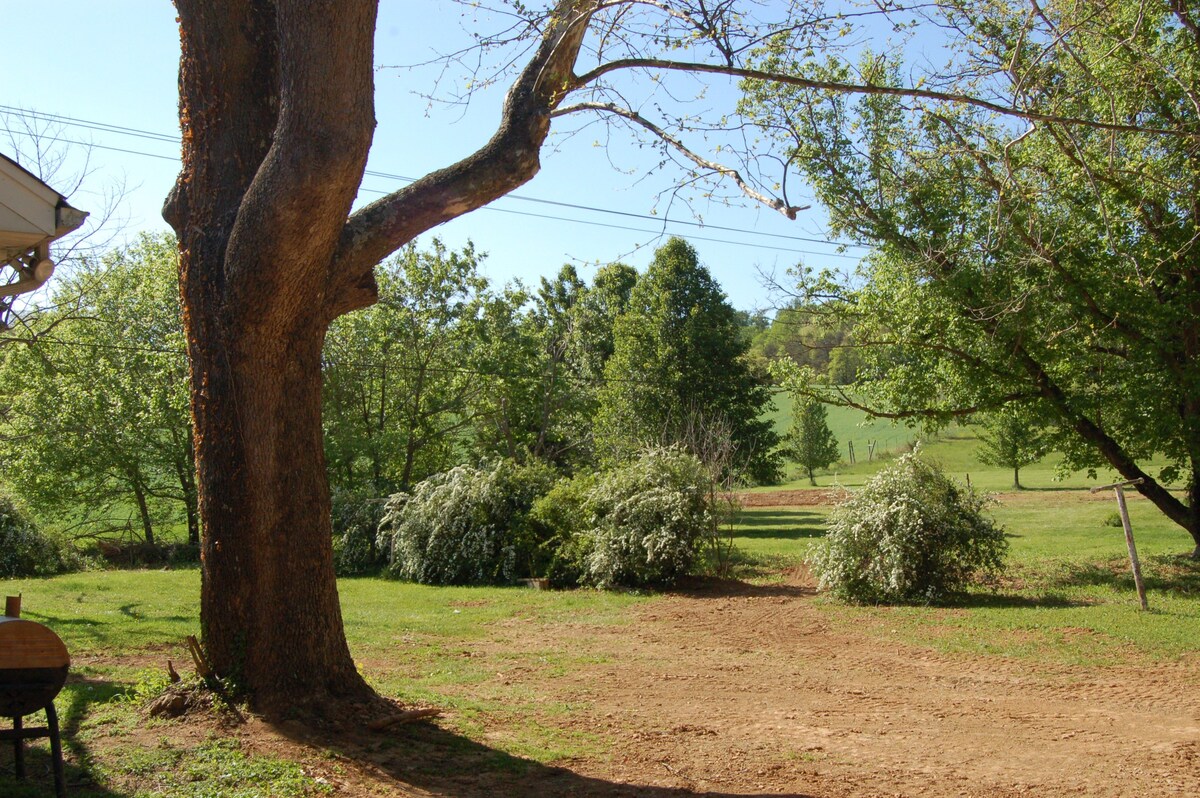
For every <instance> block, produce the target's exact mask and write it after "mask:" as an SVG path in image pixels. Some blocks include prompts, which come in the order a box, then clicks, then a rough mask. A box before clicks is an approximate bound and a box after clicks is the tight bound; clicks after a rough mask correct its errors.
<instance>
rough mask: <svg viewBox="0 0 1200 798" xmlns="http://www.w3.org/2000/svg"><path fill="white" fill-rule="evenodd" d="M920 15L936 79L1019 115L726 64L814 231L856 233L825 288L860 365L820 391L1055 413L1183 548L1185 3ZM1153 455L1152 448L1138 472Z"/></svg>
mask: <svg viewBox="0 0 1200 798" xmlns="http://www.w3.org/2000/svg"><path fill="white" fill-rule="evenodd" d="M937 13H939V14H944V18H943V21H944V23H945V24H946V26H947V27H948V29H951V30H959V31H961V32H962V35H961V37H960V39H961V41H960V43H961V46H962V50H961V52H962V53H963V57H962V61H961V62H960V63H959V71H958V72H957V73H956V74H953V75H946V76H943V79H944V81H951V80H953V81H954V83H955V85H959V86H962V87H964V89H963V90H964V92H966V93H971V92H975V93H977V94H982V93H983V92H987V91H990V92H993V93H994V95H995V96H999V97H1004V98H1006V99H1007V101H1008V102H1010V103H1011V104H1012V106H1014V107H1017V108H1021V109H1024V110H1025V111H1027V112H1028V113H1029V114H1030V116H1027V119H1030V120H1031V121H1030V122H1029V123H1028V124H1018V123H1016V122H1014V121H1013V120H1012V119H1011V118H1009V119H1005V118H998V117H997V116H996V115H995V114H992V113H987V112H985V111H984V110H981V109H980V108H978V107H972V106H968V105H963V106H959V107H946V106H933V105H930V104H928V103H926V102H922V101H914V100H905V99H902V98H900V97H898V96H888V95H869V96H865V97H863V98H861V99H859V100H857V101H855V100H852V99H851V98H848V97H847V96H846V95H845V94H842V93H839V92H834V91H824V90H814V89H811V88H797V87H783V86H781V84H778V83H768V82H759V83H750V84H747V88H748V90H749V95H748V100H747V102H746V104H745V106H744V107H745V110H746V112H747V113H748V114H749V115H751V116H753V117H754V118H756V119H757V120H758V122H759V123H760V124H761V126H762V128H763V130H764V131H766V132H767V133H768V135H769V136H771V137H772V138H773V139H774V140H775V142H776V143H777V144H778V145H779V146H780V147H781V148H782V149H783V151H784V152H785V153H786V157H787V159H788V160H789V162H790V163H792V164H793V165H794V167H795V168H796V169H797V170H798V171H800V172H801V173H802V174H803V175H804V176H805V177H806V178H807V179H808V180H809V181H811V183H812V184H813V185H814V186H815V188H816V190H817V193H818V196H819V198H820V199H821V201H822V202H823V203H825V204H826V205H827V206H828V207H829V209H830V213H831V221H832V226H833V231H834V232H835V234H837V235H842V236H848V237H850V238H852V239H854V240H856V241H861V242H864V243H872V244H874V245H875V246H876V250H875V252H874V253H873V254H872V256H871V257H870V258H869V259H868V260H867V261H866V264H865V266H864V268H863V271H862V273H861V275H860V276H859V278H858V280H857V281H856V283H857V284H856V285H854V286H853V287H843V288H842V292H841V295H840V297H838V299H836V300H835V301H834V302H832V303H831V306H832V307H833V308H835V309H840V310H841V311H842V312H843V313H844V314H845V316H846V318H847V319H848V320H850V321H853V322H855V323H856V324H857V329H856V335H858V336H859V337H861V338H862V343H864V344H867V346H866V347H865V348H864V353H865V359H866V363H865V366H864V369H863V370H862V371H861V372H860V374H862V378H861V379H860V380H859V383H858V384H857V385H856V386H854V389H853V390H850V391H842V392H837V391H827V392H824V398H825V399H826V400H827V401H833V402H838V403H843V404H849V405H854V406H859V407H863V408H864V409H867V410H869V411H870V412H872V413H874V414H875V415H880V416H888V417H893V418H897V417H899V418H925V419H930V420H932V421H934V422H935V423H937V422H941V421H945V420H947V419H950V418H953V417H956V416H960V415H970V414H973V413H975V412H978V411H981V410H984V411H986V410H999V409H1001V408H1008V410H1007V411H1006V412H1013V413H1019V414H1022V415H1023V416H1024V417H1025V418H1026V420H1027V422H1028V423H1030V424H1035V425H1046V426H1052V427H1056V428H1058V429H1061V430H1063V431H1064V432H1065V433H1066V434H1065V435H1064V436H1063V437H1062V438H1061V439H1060V440H1059V441H1058V443H1059V445H1060V447H1062V448H1063V449H1064V450H1065V454H1066V463H1067V465H1069V466H1071V467H1075V468H1079V467H1085V468H1090V469H1095V468H1097V467H1100V466H1102V465H1107V466H1109V467H1111V468H1113V469H1115V470H1116V471H1117V472H1118V473H1120V474H1121V476H1122V477H1123V478H1125V479H1140V480H1142V482H1141V484H1139V485H1138V488H1137V489H1138V490H1139V491H1140V492H1141V493H1142V494H1143V495H1145V496H1146V497H1147V498H1148V499H1150V500H1151V501H1152V502H1153V503H1154V504H1155V505H1156V506H1157V507H1158V508H1159V509H1160V510H1161V511H1162V512H1163V513H1164V514H1165V515H1167V516H1168V517H1169V518H1171V519H1172V520H1173V521H1175V522H1176V523H1177V524H1179V525H1180V526H1181V527H1183V528H1184V529H1185V530H1187V532H1188V533H1189V534H1190V535H1191V537H1192V539H1193V541H1194V543H1195V552H1194V556H1197V557H1200V256H1198V253H1200V250H1198V249H1197V247H1196V242H1197V240H1198V239H1200V228H1198V227H1197V219H1198V218H1200V199H1198V198H1200V110H1198V109H1200V13H1198V11H1197V9H1196V8H1195V7H1194V6H1189V5H1188V4H1185V3H1175V2H1150V3H1139V4H1133V5H1130V4H1125V3H1119V2H1111V1H1110V0H1102V1H1101V2H1095V3H1075V2H1067V1H1064V2H1045V3H1041V4H1031V5H1029V6H1025V7H1022V6H1016V5H1014V6H1008V5H1006V4H976V3H971V2H961V3H960V2H952V3H945V4H940V5H939V9H938V12H937ZM761 57H762V61H761V62H760V64H761V67H762V68H763V69H766V70H781V71H791V72H794V73H795V74H801V75H804V76H807V77H809V78H812V79H814V80H818V81H828V82H830V83H838V82H840V81H843V80H846V79H848V78H850V76H851V75H854V76H855V77H858V76H861V77H862V78H863V79H864V80H865V81H866V82H869V83H874V84H886V83H892V84H894V85H899V81H898V76H899V75H900V74H901V73H902V72H903V71H904V69H903V68H902V67H901V66H900V65H899V64H898V63H896V62H895V61H894V60H893V59H891V58H888V57H886V56H882V55H881V56H865V57H864V58H863V59H862V60H861V62H860V65H859V67H858V68H857V70H855V69H852V68H851V67H849V66H848V65H846V64H843V63H830V64H826V65H821V66H817V65H814V64H813V63H811V62H802V61H798V60H797V59H796V54H795V53H792V52H789V51H787V50H784V49H780V48H778V47H774V46H769V47H767V48H766V49H765V50H764V51H762V53H761ZM1034 115H1036V116H1034ZM1068 119H1070V120H1076V121H1073V122H1068V121H1065V120H1068ZM1078 120H1086V122H1085V123H1084V122H1079V121H1078ZM801 288H802V293H804V292H807V293H811V294H814V295H817V294H819V295H823V296H830V295H837V294H838V288H837V286H836V285H831V284H830V283H829V282H824V283H822V282H821V281H820V280H809V281H806V283H805V284H804V285H803V286H802V287H801ZM1155 456H1158V457H1160V458H1162V459H1164V460H1165V461H1166V463H1167V465H1166V467H1162V468H1157V469H1154V473H1152V471H1151V469H1150V467H1149V465H1148V461H1149V460H1150V459H1151V458H1152V457H1155ZM1173 482H1182V483H1183V485H1184V487H1185V493H1186V496H1185V497H1184V498H1182V499H1181V498H1180V497H1179V496H1177V495H1176V494H1174V493H1172V492H1171V491H1170V490H1168V486H1169V485H1170V484H1171V483H1173Z"/></svg>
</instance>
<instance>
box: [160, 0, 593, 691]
mask: <svg viewBox="0 0 1200 798" xmlns="http://www.w3.org/2000/svg"><path fill="white" fill-rule="evenodd" d="M593 2H594V0H562V1H561V2H560V4H559V9H558V14H557V15H556V17H555V19H554V20H553V21H552V22H551V23H549V24H548V25H547V28H546V34H545V39H544V41H543V42H542V43H541V45H540V46H539V47H538V49H537V51H536V52H535V53H534V55H533V56H532V58H531V62H530V64H529V65H528V66H527V67H526V68H525V69H524V70H523V71H522V73H521V75H520V76H519V77H518V79H517V81H516V82H515V84H514V86H513V88H512V90H511V91H510V93H509V98H508V100H507V102H506V104H505V109H504V117H503V119H502V120H501V125H500V129H499V130H498V132H497V133H496V134H495V135H494V136H493V137H492V139H491V140H490V141H489V142H488V143H487V144H486V145H485V146H484V147H482V148H481V149H480V150H479V151H478V152H477V153H475V154H474V155H472V156H471V157H469V158H467V159H466V160H464V161H462V162H461V163H459V164H456V165H454V166H452V167H449V168H447V169H444V170H441V171H439V172H435V173H433V174H431V175H428V176H426V177H425V178H423V179H422V180H419V181H417V182H416V183H414V184H412V185H411V186H409V187H407V188H405V189H403V190H401V191H399V192H397V193H395V194H393V195H391V196H388V197H385V198H383V199H382V200H379V201H377V202H375V203H373V204H371V205H370V206H367V207H366V208H364V209H363V210H361V211H359V212H358V213H355V214H354V216H353V217H350V218H349V219H347V217H348V215H349V212H350V208H351V203H352V201H353V199H354V196H355V194H356V192H357V190H358V186H359V183H360V182H361V180H362V175H363V170H364V169H365V167H366V158H367V151H368V149H369V147H370V142H371V137H372V134H373V131H374V110H373V101H374V96H373V95H374V85H373V72H372V45H373V36H374V26H375V11H376V8H375V1H374V0H336V1H335V0H307V1H302V0H176V7H177V9H178V11H179V27H180V39H181V48H182V54H181V57H180V74H179V94H180V107H179V115H180V123H181V127H182V128H183V169H182V171H181V173H180V176H179V179H178V181H177V183H176V186H175V189H174V190H173V191H172V194H171V196H170V197H169V198H168V200H167V204H166V207H165V208H164V212H163V213H164V216H165V217H166V219H167V221H168V222H170V224H171V226H172V227H174V229H175V231H176V233H177V235H178V238H179V247H180V293H181V299H182V305H183V320H184V330H185V332H186V335H187V340H188V356H189V362H190V366H191V393H192V415H193V419H194V423H195V442H196V443H195V453H196V479H197V485H198V492H199V508H200V517H201V521H202V527H203V530H202V532H203V539H202V545H201V558H202V565H201V607H200V618H201V626H202V630H203V637H204V645H205V648H206V650H207V653H208V655H209V657H210V658H211V660H212V665H213V667H214V668H215V670H216V672H217V673H218V674H219V675H221V676H227V677H232V678H234V679H235V680H236V681H237V682H238V683H239V685H240V686H241V687H242V688H243V689H245V690H246V691H247V692H248V693H249V695H250V696H251V697H252V698H253V700H254V703H255V706H257V707H258V708H260V709H263V710H266V711H268V712H271V711H281V710H284V709H287V708H291V707H294V706H295V705H297V704H298V703H304V702H308V703H310V704H312V705H313V708H314V709H316V710H317V711H324V709H325V707H330V706H333V704H332V703H330V702H328V701H327V699H338V698H344V697H351V698H357V697H364V696H367V695H370V694H371V691H370V688H369V687H368V686H367V685H366V683H365V682H364V681H363V679H362V678H361V677H360V676H359V675H358V672H357V670H356V669H355V667H354V662H353V660H352V659H351V657H350V652H349V650H348V647H347V645H346V640H345V635H344V632H343V627H342V619H341V612H340V609H339V606H338V596H337V586H336V580H335V577H334V570H333V556H332V536H331V530H330V504H329V490H328V482H327V477H326V474H325V457H324V448H323V446H322V440H321V437H322V428H321V370H320V369H321V346H322V344H323V342H324V337H325V332H326V330H327V329H328V326H329V323H330V322H331V321H332V320H333V319H334V318H336V317H337V316H339V315H341V314H343V313H347V312H350V311H352V310H354V309H356V308H360V307H365V306H366V305H369V304H371V303H372V302H374V301H375V298H376V287H375V281H374V277H373V273H372V270H373V268H374V266H375V264H377V263H378V262H379V261H380V260H381V259H382V258H384V257H386V256H387V255H388V254H390V253H391V252H394V251H395V250H396V249H398V248H400V247H401V246H403V245H404V244H406V243H407V242H408V241H410V240H411V239H412V238H413V237H414V236H416V235H418V234H420V233H422V232H424V231H425V230H428V229H430V228H432V227H434V226H436V225H438V224H440V223H442V222H445V221H447V220H449V219H452V218H454V217H456V216H459V215H461V214H463V213H466V212H467V211H470V210H473V209H474V208H478V207H480V206H482V205H484V204H486V203H488V202H490V201H492V200H493V199H495V198H497V197H499V196H503V195H504V194H506V193H508V192H509V191H512V190H513V189H514V188H516V187H517V186H519V185H521V184H523V183H524V182H526V181H527V180H529V179H530V178H531V177H533V175H534V174H536V173H537V170H538V167H539V163H538V151H539V149H540V147H541V145H542V142H543V141H544V140H545V136H546V134H547V133H548V131H549V125H550V111H551V110H552V109H553V107H554V106H555V105H556V104H557V103H558V102H559V101H560V100H561V99H562V97H563V96H564V93H565V91H564V90H565V87H567V86H568V85H569V83H570V81H571V69H572V66H573V64H574V61H575V57H576V55H577V54H578V52H579V46H580V43H581V41H582V37H583V33H584V31H585V29H586V23H587V20H588V18H589V15H590V9H591V8H592V5H593Z"/></svg>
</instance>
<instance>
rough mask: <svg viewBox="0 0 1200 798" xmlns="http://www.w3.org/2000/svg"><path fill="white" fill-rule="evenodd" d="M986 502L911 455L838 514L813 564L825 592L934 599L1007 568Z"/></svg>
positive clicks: (883, 599)
mask: <svg viewBox="0 0 1200 798" xmlns="http://www.w3.org/2000/svg"><path fill="white" fill-rule="evenodd" d="M985 504H986V499H984V498H983V497H982V496H980V495H979V494H976V493H974V492H973V491H971V490H970V489H969V488H963V487H962V486H960V485H958V484H957V483H955V482H953V481H952V480H951V479H949V478H948V477H946V476H945V475H944V474H943V473H942V472H941V471H939V470H938V469H937V468H936V467H934V466H932V465H930V464H929V463H926V462H924V461H923V460H921V459H920V458H919V457H918V456H917V455H916V454H915V453H911V454H905V455H903V456H901V457H899V458H898V459H897V460H896V462H895V463H892V464H891V465H889V466H887V467H886V468H884V469H883V470H881V471H880V472H879V473H878V474H876V475H875V476H874V477H873V478H872V479H871V480H870V481H869V482H868V483H867V484H866V485H865V486H864V487H863V488H862V490H860V491H858V492H857V493H855V494H854V495H853V496H851V498H850V499H848V500H847V501H846V502H844V503H842V504H841V505H839V506H838V507H837V508H836V509H835V510H834V511H833V513H832V514H831V515H830V520H829V530H828V534H827V536H826V538H825V540H824V541H822V542H821V543H820V544H817V545H816V546H815V547H814V548H813V550H812V551H811V552H810V554H809V558H808V562H809V565H810V566H811V567H812V569H813V572H814V573H815V574H816V575H817V577H818V578H819V580H820V586H821V589H823V590H828V591H830V592H831V593H833V595H835V596H837V597H838V598H840V599H843V600H846V601H854V602H860V603H895V602H911V601H920V602H930V601H936V600H938V599H940V598H942V597H944V596H946V595H947V594H948V593H950V592H953V591H955V590H958V589H960V588H962V587H964V586H965V585H966V584H967V583H968V582H969V581H970V580H972V579H973V578H976V577H979V576H983V577H991V576H995V575H996V574H998V573H999V572H1000V570H1001V569H1002V568H1003V565H1004V557H1005V555H1006V554H1007V552H1008V542H1007V541H1006V540H1005V539H1004V532H1003V530H1002V529H1001V528H1000V527H998V526H996V525H995V524H994V523H992V521H990V520H989V519H987V518H986V517H984V515H983V512H982V511H983V508H984V505H985Z"/></svg>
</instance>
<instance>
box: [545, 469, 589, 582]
mask: <svg viewBox="0 0 1200 798" xmlns="http://www.w3.org/2000/svg"><path fill="white" fill-rule="evenodd" d="M595 485H596V475H594V474H586V473H583V474H578V475H576V476H575V477H574V478H572V479H562V480H559V481H558V482H557V483H555V485H554V486H553V487H552V488H551V489H550V491H549V492H548V493H546V495H545V496H541V497H539V498H538V500H537V501H535V502H534V503H533V507H532V508H531V509H530V511H529V521H530V523H531V524H532V526H533V527H534V528H535V529H536V530H537V536H538V539H539V540H540V541H541V544H540V546H539V552H538V555H539V556H538V558H537V566H536V567H535V569H534V574H535V575H536V576H543V577H545V578H547V579H549V580H550V585H551V587H556V588H570V587H578V586H579V585H580V584H581V583H582V582H583V576H584V572H585V570H586V568H587V555H588V554H589V553H590V552H591V548H592V536H591V529H590V521H591V517H590V516H591V507H590V505H589V503H588V499H589V496H590V494H591V492H592V489H593V488H594V487H595Z"/></svg>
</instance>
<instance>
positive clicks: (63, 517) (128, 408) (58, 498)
mask: <svg viewBox="0 0 1200 798" xmlns="http://www.w3.org/2000/svg"><path fill="white" fill-rule="evenodd" d="M177 262H178V259H177V255H176V252H175V240H174V238H173V237H171V236H158V237H152V236H143V237H142V238H141V239H140V240H138V242H137V243H135V244H133V245H131V246H129V247H127V248H124V249H119V250H113V251H112V252H110V253H108V254H107V255H105V256H103V257H101V258H99V259H96V260H83V261H82V262H79V263H77V264H75V266H74V268H73V269H72V271H71V273H70V274H69V276H66V277H65V278H63V279H60V280H57V281H56V282H55V291H54V294H53V295H52V296H51V298H50V302H49V303H48V304H47V305H46V306H45V307H44V308H43V309H42V310H41V312H40V313H39V314H38V330H39V333H38V334H37V335H36V336H34V337H33V338H32V339H31V340H30V341H29V342H28V343H22V344H19V345H10V346H6V347H4V349H3V350H0V353H2V356H3V362H2V365H0V387H2V390H3V394H4V397H3V398H4V405H5V414H4V419H3V424H2V425H0V458H2V459H3V461H4V464H5V473H4V478H5V481H6V482H7V483H8V484H10V485H12V486H13V488H14V489H16V490H17V491H18V492H19V493H20V494H21V496H22V497H24V498H25V500H26V501H27V502H29V503H30V504H31V505H32V506H34V507H36V508H37V509H38V511H39V512H40V513H43V514H44V515H46V516H48V517H49V518H53V519H55V520H58V521H60V522H64V523H69V524H70V525H71V526H72V527H73V529H74V532H75V533H76V534H77V535H93V536H94V535H106V534H107V535H112V534H113V533H116V532H120V531H121V530H123V529H124V530H128V531H129V532H133V533H134V535H135V536H136V537H140V538H142V539H143V540H145V541H146V542H148V543H153V542H154V541H155V537H156V532H155V530H156V529H157V528H159V527H160V526H162V525H165V524H172V523H176V522H178V521H179V520H181V519H182V520H186V522H187V528H188V533H189V538H190V540H192V541H193V542H197V541H198V540H199V535H200V530H199V519H198V517H197V514H196V484H195V475H194V471H193V465H192V436H191V426H190V422H189V419H188V394H187V362H186V361H185V359H184V356H183V331H182V326H181V323H180V318H179V294H178V290H177V283H176V269H177V268H178V267H177Z"/></svg>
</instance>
